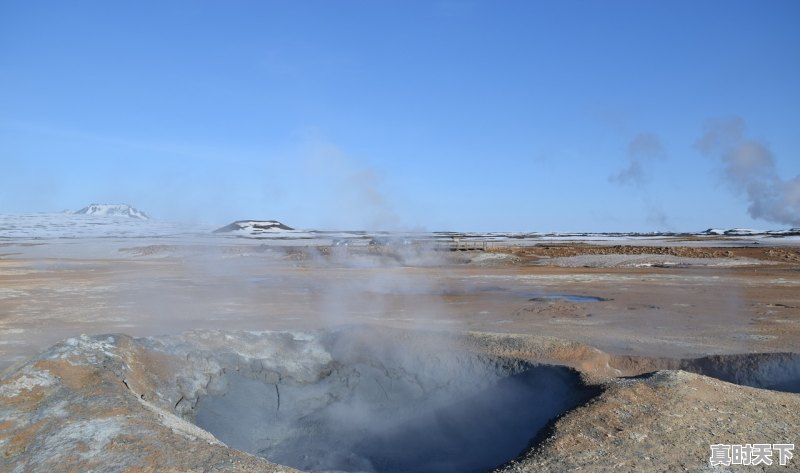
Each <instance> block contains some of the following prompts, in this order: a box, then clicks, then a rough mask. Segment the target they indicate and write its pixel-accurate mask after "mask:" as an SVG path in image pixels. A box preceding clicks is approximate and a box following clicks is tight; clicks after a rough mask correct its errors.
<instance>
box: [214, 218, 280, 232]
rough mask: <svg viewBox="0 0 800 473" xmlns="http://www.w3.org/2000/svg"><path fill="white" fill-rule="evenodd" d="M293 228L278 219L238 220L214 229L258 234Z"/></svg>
mask: <svg viewBox="0 0 800 473" xmlns="http://www.w3.org/2000/svg"><path fill="white" fill-rule="evenodd" d="M291 230H294V228H292V227H290V226H288V225H284V224H283V223H281V222H279V221H277V220H237V221H235V222H233V223H231V224H229V225H225V226H224V227H221V228H218V229H216V230H214V233H229V232H245V233H250V234H258V233H265V232H281V231H291Z"/></svg>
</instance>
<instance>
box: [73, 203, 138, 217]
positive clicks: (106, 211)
mask: <svg viewBox="0 0 800 473" xmlns="http://www.w3.org/2000/svg"><path fill="white" fill-rule="evenodd" d="M75 213H76V214H79V215H95V216H102V217H129V218H136V219H139V220H150V217H149V216H148V215H147V214H146V213H144V212H142V211H141V210H138V209H135V208H133V207H131V206H130V205H128V204H89V205H87V206H86V207H84V208H82V209H80V210H78V211H76V212H75Z"/></svg>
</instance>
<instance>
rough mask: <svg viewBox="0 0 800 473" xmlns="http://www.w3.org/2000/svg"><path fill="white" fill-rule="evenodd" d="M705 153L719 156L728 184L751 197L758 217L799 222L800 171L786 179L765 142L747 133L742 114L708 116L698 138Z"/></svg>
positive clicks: (752, 210)
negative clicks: (737, 115) (725, 117)
mask: <svg viewBox="0 0 800 473" xmlns="http://www.w3.org/2000/svg"><path fill="white" fill-rule="evenodd" d="M694 147H695V149H697V150H698V151H700V153H702V154H703V155H705V156H709V157H714V158H716V157H719V159H720V161H721V163H722V165H723V173H724V176H725V179H726V181H727V183H728V185H729V186H730V187H731V189H733V191H734V192H736V193H737V194H740V195H744V196H745V197H746V198H747V201H748V204H749V205H748V207H747V213H748V214H750V216H751V217H753V218H755V219H761V220H766V221H769V222H774V223H780V224H784V225H792V226H800V175H798V176H795V177H794V178H792V179H788V180H785V179H783V178H782V177H781V176H780V175H778V171H777V169H776V168H775V157H774V155H773V154H772V151H770V150H769V148H768V147H767V145H766V144H764V143H762V142H759V141H757V140H755V139H752V138H747V137H746V136H745V122H744V120H743V119H741V118H739V117H733V118H729V119H714V120H709V121H708V122H707V123H706V126H705V132H704V133H703V135H702V136H701V137H700V138H699V139H698V140H697V141H696V142H695V144H694Z"/></svg>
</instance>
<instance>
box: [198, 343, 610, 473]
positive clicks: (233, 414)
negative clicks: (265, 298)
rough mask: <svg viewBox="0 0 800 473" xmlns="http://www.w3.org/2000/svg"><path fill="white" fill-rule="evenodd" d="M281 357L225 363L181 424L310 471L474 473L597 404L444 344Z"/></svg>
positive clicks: (518, 366)
mask: <svg viewBox="0 0 800 473" xmlns="http://www.w3.org/2000/svg"><path fill="white" fill-rule="evenodd" d="M316 342H319V343H320V345H321V347H322V349H320V348H321V347H320V346H314V347H312V345H314V344H315V343H316ZM444 345H447V344H446V343H444ZM284 348H288V350H286V349H284V350H282V351H281V354H280V356H279V357H278V358H279V362H280V365H276V364H274V363H273V361H274V360H275V359H276V357H271V358H270V359H266V358H265V359H262V360H259V361H254V360H249V362H247V361H246V360H242V359H239V360H235V361H234V360H232V359H230V358H229V363H228V366H226V367H223V369H222V370H221V371H220V374H219V376H217V377H215V379H214V380H213V381H212V382H211V383H209V386H208V389H207V391H206V392H205V394H203V395H199V396H198V397H197V399H196V401H194V402H192V403H190V404H191V410H190V411H188V412H186V411H185V412H184V413H183V414H184V417H187V418H190V419H193V421H194V423H195V424H196V425H197V426H199V427H201V428H203V429H205V430H207V431H208V432H211V433H212V434H214V436H215V437H217V438H218V439H220V440H221V441H222V442H224V443H225V444H227V445H228V446H230V447H234V448H237V449H239V450H243V451H245V452H248V453H252V454H255V455H258V456H261V457H263V458H266V459H267V460H269V461H271V462H275V463H279V464H283V465H287V466H291V467H294V468H298V469H301V470H306V471H315V472H334V471H337V472H372V473H400V472H410V471H413V472H420V473H451V472H452V473H455V472H462V473H463V472H466V473H469V472H475V473H479V472H485V471H489V470H491V469H493V468H494V467H497V466H499V465H502V464H504V463H506V462H508V461H509V460H512V459H514V458H515V457H517V456H518V455H520V454H521V453H522V452H524V451H526V450H527V449H529V448H531V447H533V446H534V443H533V442H534V439H535V438H537V434H539V433H540V432H542V430H543V429H544V428H545V427H546V426H548V424H549V423H550V421H551V420H553V419H554V418H556V417H558V416H559V415H561V414H563V413H564V412H566V411H569V410H571V409H573V408H575V407H577V406H579V405H581V404H583V403H585V402H586V401H587V400H588V399H589V398H591V397H592V396H593V395H596V394H598V389H597V388H595V387H592V386H588V385H585V384H584V383H583V382H582V379H581V376H580V374H579V373H578V372H576V371H574V370H572V369H570V368H567V367H563V366H553V365H543V364H533V363H530V362H526V361H520V360H515V359H505V358H499V357H490V356H486V355H485V354H473V353H469V352H467V351H463V350H456V349H453V347H449V346H443V344H442V343H441V340H440V341H439V342H438V344H434V345H430V346H429V345H427V344H425V343H423V344H420V343H419V341H418V340H413V341H411V340H405V341H401V340H394V341H388V340H380V341H377V342H376V341H372V342H371V343H369V344H365V343H361V342H360V341H359V340H354V339H352V337H349V336H347V337H332V336H326V337H323V339H322V340H317V341H315V342H314V343H312V342H309V341H308V340H299V341H294V342H289V343H288V344H284ZM323 352H324V353H326V354H327V355H329V358H326V356H320V353H323ZM309 353H312V356H311V357H309ZM309 358H313V359H315V360H316V361H315V362H313V363H309ZM220 359H225V358H224V357H222V358H220ZM270 360H273V361H270ZM321 360H327V361H325V362H324V363H320V361H321ZM184 407H185V406H184Z"/></svg>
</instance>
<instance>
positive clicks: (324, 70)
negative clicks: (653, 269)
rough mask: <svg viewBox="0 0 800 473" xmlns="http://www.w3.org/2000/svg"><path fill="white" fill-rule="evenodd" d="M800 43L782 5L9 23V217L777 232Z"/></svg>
mask: <svg viewBox="0 0 800 473" xmlns="http://www.w3.org/2000/svg"><path fill="white" fill-rule="evenodd" d="M798 24H800V2H796V1H783V2H782V1H752V2H741V1H729V0H726V1H696V0H692V1H658V2H656V1H644V0H636V1H633V0H631V1H499V2H498V1H486V2H479V1H475V2H473V1H426V2H422V1H363V2H362V1H349V0H343V1H284V2H271V1H253V2H248V1H234V2H221V1H220V2H202V1H191V2H190V1H186V2H182V1H166V2H165V1H158V2H145V1H137V2H100V1H98V2H85V1H76V2H46V1H40V2H29V1H10V0H3V1H1V2H0V165H1V167H0V212H32V211H60V210H63V209H77V208H80V207H82V206H84V205H86V204H88V203H90V202H128V203H130V204H132V205H134V206H136V207H138V208H141V209H142V210H144V211H146V212H148V213H151V214H153V215H155V216H156V217H158V218H161V219H166V220H188V221H199V222H206V223H220V224H223V223H227V222H228V221H230V220H234V219H241V218H264V219H273V218H274V219H279V220H281V221H284V222H285V223H287V224H289V225H294V226H298V227H305V228H311V227H314V228H339V229H342V228H394V229H427V230H442V229H452V230H482V231H489V230H497V231H500V230H503V231H535V230H538V231H549V230H556V231H558V230H560V231H581V230H591V231H616V230H618V231H625V230H665V229H666V230H702V229H705V228H707V227H710V226H716V227H736V226H739V227H742V226H744V227H756V228H784V227H788V226H792V224H793V223H796V222H797V221H798V220H800V215H798V211H800V194H798V192H800V191H798V189H800V178H797V177H798V176H800V87H798V85H797V84H800V28H798V27H797V25H798ZM709 120H712V122H709ZM713 120H716V121H715V122H714V121H713ZM733 122H736V123H739V124H741V126H740V127H739V128H737V130H739V131H738V132H735V133H732V134H729V135H726V136H730V137H731V138H730V139H728V140H727V141H725V143H727V145H724V146H723V145H720V146H719V147H717V148H713V149H712V148H708V149H705V152H701V150H700V149H699V148H698V147H697V146H696V144H697V143H698V140H699V139H701V137H703V136H704V133H710V131H709V130H712V131H713V130H715V128H714V126H715V125H714V123H717V124H719V123H722V124H725V123H733ZM709 123H711V125H709ZM723 128H724V127H723ZM729 128H730V127H729ZM720 129H721V128H720ZM715 136H716V135H715ZM749 145H752V146H750V147H749V148H748V147H747V146H749ZM726 146H727V147H726ZM753 146H755V147H756V151H755V153H756V154H755V158H752V155H743V154H741V153H738V151H740V150H746V149H752V148H753ZM742 152H743V153H744V151H742ZM731 156H733V157H736V156H744V157H745V158H746V159H745V160H744V161H742V160H739V161H736V160H734V161H732V158H731ZM751 158H752V159H751ZM762 158H763V159H762ZM737 159H738V158H737ZM756 161H757V162H758V163H760V164H759V166H762V165H763V166H762V167H759V168H757V169H756V168H752V167H748V165H749V164H752V163H754V162H756ZM748 163H749V164H748ZM740 164H744V165H742V166H739V165H740ZM737 166H738V167H737ZM764 166H766V167H764ZM751 174H752V175H756V174H758V175H759V176H762V178H761V180H760V181H757V182H753V180H752V179H751V178H750V177H748V176H750V175H751ZM763 176H767V177H763ZM795 180H796V183H795ZM767 194H769V195H768V196H767ZM765 196H766V197H765ZM770 199H771V200H770ZM775 206H777V207H780V208H781V211H780V212H777V211H775V212H770V210H769V209H770V207H775ZM765 208H766V209H767V210H766V211H765V210H764V209H765ZM754 217H756V218H754Z"/></svg>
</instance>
